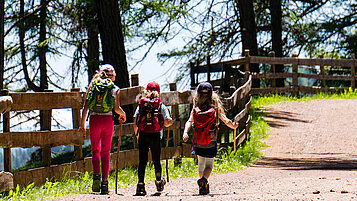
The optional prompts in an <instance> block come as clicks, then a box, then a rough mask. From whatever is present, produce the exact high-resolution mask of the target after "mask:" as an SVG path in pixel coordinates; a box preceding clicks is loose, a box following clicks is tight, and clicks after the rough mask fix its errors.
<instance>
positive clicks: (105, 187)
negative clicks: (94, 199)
mask: <svg viewBox="0 0 357 201" xmlns="http://www.w3.org/2000/svg"><path fill="white" fill-rule="evenodd" d="M108 185H109V182H108V180H104V181H102V183H101V185H100V190H101V192H100V194H109V190H108Z"/></svg>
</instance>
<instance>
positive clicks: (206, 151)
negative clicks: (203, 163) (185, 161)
mask: <svg viewBox="0 0 357 201" xmlns="http://www.w3.org/2000/svg"><path fill="white" fill-rule="evenodd" d="M195 154H196V155H199V156H202V157H206V158H214V157H216V156H217V143H216V146H214V147H211V148H199V147H195Z"/></svg>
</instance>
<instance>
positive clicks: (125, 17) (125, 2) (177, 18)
mask: <svg viewBox="0 0 357 201" xmlns="http://www.w3.org/2000/svg"><path fill="white" fill-rule="evenodd" d="M356 9H357V3H356V1H354V0H295V1H291V0H191V1H190V0H106V1H100V0H27V1H25V0H0V25H1V26H0V55H1V56H0V89H9V90H10V91H11V92H41V91H45V90H48V89H50V90H54V91H70V89H71V88H81V90H82V91H84V90H86V86H87V85H88V82H89V81H90V79H91V77H92V76H93V74H94V73H95V71H96V70H98V68H99V65H100V64H104V63H109V64H112V65H113V66H114V68H115V69H116V72H117V74H118V79H117V80H116V84H117V85H118V86H119V87H121V88H125V87H129V86H130V77H129V74H130V73H139V74H140V85H145V84H146V83H147V82H149V81H152V80H158V81H159V83H160V84H161V85H162V86H163V87H164V88H165V84H168V83H169V82H177V83H178V88H179V89H181V90H182V89H187V88H189V87H190V76H189V68H188V66H189V62H195V63H204V62H205V61H206V58H207V57H208V56H209V57H210V60H211V62H218V61H223V60H229V59H235V58H237V57H240V56H242V54H243V53H244V51H243V50H245V49H249V50H250V55H254V56H267V55H268V54H269V52H271V51H274V52H275V56H276V57H285V56H291V54H292V53H297V54H298V55H299V56H301V57H317V56H320V55H323V56H324V57H325V58H350V55H351V54H352V53H356V52H357V51H356V50H357V32H356V24H357V16H356V15H357V12H356ZM264 70H265V69H264V66H259V65H251V66H250V71H252V72H259V71H264ZM285 70H286V69H284V66H277V67H276V71H277V72H283V71H285ZM213 76H219V74H216V75H213ZM200 79H201V80H205V79H206V78H205V77H201V78H200ZM260 84H261V83H260V82H259V80H256V81H255V82H253V87H259V86H260ZM276 84H277V86H278V87H279V86H284V85H285V84H286V80H284V79H280V80H277V82H276ZM126 109H127V110H128V111H127V113H128V114H129V115H130V114H131V111H129V109H128V108H126ZM63 114H65V112H63V111H54V112H53V123H52V125H53V130H55V129H60V128H63V127H69V126H70V125H68V123H70V122H67V123H66V120H65V115H63ZM11 118H12V119H17V121H12V122H13V123H12V124H11V130H26V129H32V130H33V129H34V126H33V125H35V129H40V128H41V124H40V119H41V114H40V113H39V112H36V111H30V112H29V111H22V112H17V113H11ZM1 125H2V123H1ZM29 125H30V126H29ZM0 130H2V126H1V128H0ZM70 149H71V148H70ZM34 150H36V148H31V149H21V148H13V149H12V156H13V157H12V160H13V161H12V162H13V168H18V167H20V166H22V165H24V163H26V161H28V160H30V159H31V153H32V152H33V151H34ZM66 150H67V148H65V147H59V148H57V149H53V150H52V151H53V153H56V152H58V153H59V152H61V151H66ZM2 157H3V154H2V149H0V161H3V159H2ZM1 169H2V164H0V170H1Z"/></svg>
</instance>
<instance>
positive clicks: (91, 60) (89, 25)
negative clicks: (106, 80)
mask: <svg viewBox="0 0 357 201" xmlns="http://www.w3.org/2000/svg"><path fill="white" fill-rule="evenodd" d="M87 8H88V9H87V15H88V17H87V19H90V20H88V21H86V24H85V26H86V29H87V34H88V46H87V64H88V83H89V82H90V81H91V80H92V78H93V76H94V75H95V72H96V71H97V70H98V69H99V39H98V37H99V31H98V19H97V18H95V16H96V6H95V3H94V2H93V3H91V2H88V4H87Z"/></svg>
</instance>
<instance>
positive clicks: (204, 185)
mask: <svg viewBox="0 0 357 201" xmlns="http://www.w3.org/2000/svg"><path fill="white" fill-rule="evenodd" d="M197 184H198V187H199V194H200V195H207V194H208V193H209V185H208V181H207V179H206V178H205V177H202V178H201V179H199V180H197Z"/></svg>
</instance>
